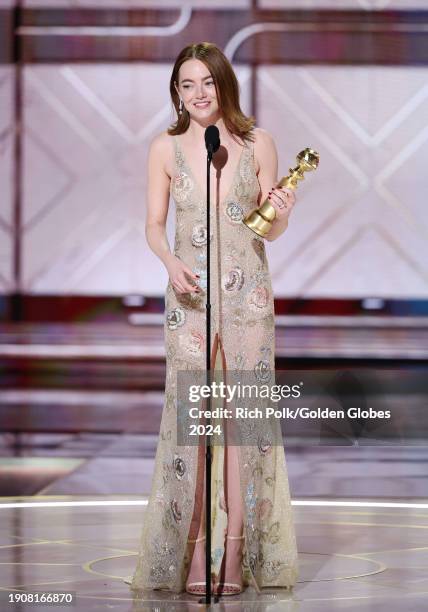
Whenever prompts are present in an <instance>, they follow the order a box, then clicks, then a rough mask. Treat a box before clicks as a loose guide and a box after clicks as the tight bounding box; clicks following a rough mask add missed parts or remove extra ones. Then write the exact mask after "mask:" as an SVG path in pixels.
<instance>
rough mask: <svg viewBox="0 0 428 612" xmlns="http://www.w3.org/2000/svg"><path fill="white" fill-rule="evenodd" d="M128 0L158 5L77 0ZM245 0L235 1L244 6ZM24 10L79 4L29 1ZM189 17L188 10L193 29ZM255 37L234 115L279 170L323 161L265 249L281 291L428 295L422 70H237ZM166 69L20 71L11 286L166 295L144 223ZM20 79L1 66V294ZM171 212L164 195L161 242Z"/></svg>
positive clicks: (233, 42)
mask: <svg viewBox="0 0 428 612" xmlns="http://www.w3.org/2000/svg"><path fill="white" fill-rule="evenodd" d="M7 4H8V3H5V2H3V3H2V6H6V5H7ZM9 4H10V3H9ZM125 4H126V5H127V6H129V7H154V2H137V1H135V2H129V3H123V2H107V1H105V2H100V3H97V2H84V1H81V2H79V6H82V7H89V6H97V7H103V6H106V7H117V6H119V5H120V6H121V7H122V8H123V7H124V5H125ZM185 4H189V5H190V3H185ZM191 4H192V5H193V6H194V7H198V6H199V7H201V6H203V7H207V8H208V7H209V8H211V9H212V8H214V9H216V8H218V9H219V11H220V9H221V14H222V15H224V14H225V12H226V13H227V11H225V9H227V8H228V7H230V5H231V3H230V2H215V1H211V2H207V1H205V2H192V3H191ZM250 4H251V3H250V2H244V1H240V2H234V3H233V5H234V8H235V9H236V8H239V7H242V8H243V10H245V7H248V6H250ZM25 6H27V7H36V6H37V7H43V6H45V7H46V6H49V7H52V6H57V7H72V6H74V7H75V6H76V3H74V2H58V1H56V2H53V1H52V0H50V1H49V2H45V3H44V2H41V1H39V0H38V1H31V2H27V3H25ZM174 6H176V7H177V6H183V2H180V4H179V3H178V2H173V1H168V2H157V3H156V9H157V10H159V9H165V10H166V7H174ZM258 6H259V7H263V8H266V9H270V8H281V9H284V8H293V7H300V8H301V9H302V8H304V9H306V8H307V9H308V10H309V9H311V8H313V7H316V8H318V9H320V8H323V7H325V8H332V9H338V8H340V9H343V8H348V9H349V8H352V9H361V8H363V9H371V8H375V9H385V8H391V9H392V8H394V9H401V8H406V9H407V10H410V9H418V8H419V9H421V8H426V7H427V2H425V1H422V0H419V1H417V0H407V1H406V2H404V1H398V0H395V1H391V2H387V1H384V0H379V1H372V2H371V1H370V0H359V1H357V0H354V1H353V2H352V1H351V0H347V1H339V0H337V1H336V2H334V1H333V0H331V1H330V2H316V1H309V0H306V1H305V2H303V1H302V2H291V1H286V0H281V1H280V0H278V1H273V0H270V1H268V0H263V1H260V2H259V3H258ZM189 11H190V12H189ZM191 11H192V9H188V12H187V13H186V14H184V16H185V18H186V19H187V20H189V19H190V16H189V15H190V13H191ZM177 14H178V13H177V11H175V12H174V13H172V14H171V21H173V20H174V19H177ZM183 27H186V26H185V24H184V25H183ZM251 36H252V34H251V31H247V32H244V31H242V32H240V31H238V30H237V31H236V32H235V34H234V35H233V36H231V37H230V39H229V41H228V42H227V44H226V45H224V49H225V50H226V52H227V54H228V55H229V57H230V59H231V60H232V62H233V64H234V67H235V70H236V72H237V74H238V77H239V82H240V86H241V97H242V107H243V109H244V111H245V112H247V113H251V112H252V110H254V109H256V116H257V122H258V125H259V126H261V127H263V128H266V129H267V130H269V131H270V132H271V133H272V134H273V135H274V138H275V141H276V145H277V149H278V154H279V176H281V175H282V174H285V173H287V172H288V168H289V167H290V166H292V165H295V156H296V154H297V153H298V152H299V151H300V150H301V149H303V148H304V147H306V146H311V147H313V148H315V149H316V150H317V151H319V153H320V158H321V161H320V166H319V169H318V170H317V172H315V173H313V174H308V175H306V176H307V178H306V179H305V181H304V184H302V185H301V186H300V187H299V190H298V193H297V204H296V207H295V209H294V212H293V214H292V217H291V219H290V224H289V229H288V230H287V231H286V233H285V234H284V235H283V236H282V237H281V238H280V239H278V240H277V241H275V242H274V243H267V245H268V246H267V248H268V255H269V262H270V269H271V272H272V276H273V283H274V290H275V294H276V296H277V297H295V296H301V297H306V298H310V297H340V298H354V297H357V298H364V297H370V296H379V297H385V298H388V297H389V298H427V297H428V258H427V257H426V252H427V248H426V244H427V237H428V212H427V207H426V193H427V187H428V184H427V170H426V159H427V157H428V142H427V141H428V67H427V66H425V65H417V66H411V65H403V66H400V65H390V66H386V65H343V66H341V65H337V64H336V65H335V64H332V65H330V64H329V63H328V62H326V63H324V64H321V65H319V64H318V65H314V64H309V63H308V64H307V65H305V64H304V63H301V62H300V63H299V64H296V65H293V64H291V63H284V64H278V63H275V64H270V63H268V62H266V61H263V62H260V63H259V64H257V65H253V66H249V65H246V64H244V63H238V62H237V61H236V60H235V51H236V49H237V48H238V46H237V40H240V41H241V42H240V43H239V44H241V43H242V40H244V39H248V38H251ZM192 40H193V39H192ZM192 40H189V41H188V42H192ZM64 44H66V41H65V42H64ZM152 44H153V46H154V47H155V46H156V44H157V41H156V37H152ZM266 44H268V43H266ZM265 55H266V47H265V52H264V56H265ZM170 71H171V63H169V62H168V63H166V62H159V61H156V62H145V61H140V62H132V63H89V64H87V63H83V62H81V63H78V62H73V63H69V64H67V63H56V64H53V63H52V64H49V63H44V64H37V63H32V64H27V65H26V64H24V65H23V68H22V108H21V113H22V121H23V129H22V175H21V183H20V189H21V201H22V219H21V223H22V226H21V232H20V242H19V244H20V252H21V273H20V280H19V289H20V290H21V291H23V292H24V293H32V294H99V295H121V294H126V293H142V294H145V295H162V294H163V293H164V290H165V286H166V282H167V275H166V272H165V270H164V269H163V266H162V264H161V263H160V261H159V260H158V259H157V258H156V257H155V256H154V255H153V254H152V253H151V251H150V250H149V248H148V246H147V244H146V241H145V237H144V223H145V212H146V165H147V152H148V145H149V143H150V141H151V139H152V138H153V136H154V135H156V134H157V133H159V132H160V131H162V130H164V129H166V128H167V127H168V125H169V124H170V122H171V121H172V120H173V118H174V114H173V112H172V105H171V102H170V99H169V94H168V84H169V76H170ZM15 79H16V71H15V69H14V67H13V65H10V64H9V65H8V64H3V65H1V66H0V184H1V192H0V198H1V200H0V289H1V291H2V292H3V293H10V292H12V291H13V290H14V289H16V288H17V287H16V283H15V280H14V275H13V257H14V251H13V229H12V225H13V223H12V221H13V216H14V206H15V190H16V184H15V183H14V177H15V174H14V148H13V142H14V135H13V133H14V113H15V112H16V108H15V106H14V105H15V102H14V84H15ZM173 207H174V204H173V202H171V204H170V214H169V220H168V232H169V239H170V244H171V246H172V245H173V220H174V208H173Z"/></svg>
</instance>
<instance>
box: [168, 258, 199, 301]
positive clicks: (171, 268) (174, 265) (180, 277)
mask: <svg viewBox="0 0 428 612" xmlns="http://www.w3.org/2000/svg"><path fill="white" fill-rule="evenodd" d="M166 269H167V270H168V274H169V280H170V283H171V285H172V286H173V287H174V289H175V290H176V291H177V293H191V292H193V293H200V291H201V290H200V288H199V287H198V285H191V284H190V283H189V281H188V280H187V278H186V275H187V276H189V277H190V278H193V279H195V280H198V279H199V275H198V274H194V273H193V272H192V270H191V269H190V268H189V267H188V266H186V264H184V263H183V262H182V261H181V259H178V257H176V256H175V255H174V256H173V257H172V258H171V261H170V262H168V264H167V266H166Z"/></svg>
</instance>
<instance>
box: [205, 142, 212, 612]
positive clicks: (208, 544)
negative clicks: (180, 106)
mask: <svg viewBox="0 0 428 612" xmlns="http://www.w3.org/2000/svg"><path fill="white" fill-rule="evenodd" d="M212 156H213V151H212V147H209V148H208V154H207V301H206V305H205V306H206V343H205V344H206V384H207V385H209V388H211V257H210V251H211V239H210V236H211V231H210V230H211V227H210V199H211V189H210V174H211V172H210V169H211V160H212ZM207 410H208V411H210V410H211V393H209V394H208V397H207ZM205 423H206V430H205V432H206V431H207V430H208V428H209V425H210V423H211V419H210V418H207V417H206V420H205ZM211 457H212V455H211V439H210V436H208V435H206V433H205V532H206V540H205V603H206V604H207V605H210V604H211Z"/></svg>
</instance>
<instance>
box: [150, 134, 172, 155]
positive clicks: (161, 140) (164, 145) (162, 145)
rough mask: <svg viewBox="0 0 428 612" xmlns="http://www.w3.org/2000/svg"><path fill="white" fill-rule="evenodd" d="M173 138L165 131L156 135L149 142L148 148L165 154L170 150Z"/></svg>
mask: <svg viewBox="0 0 428 612" xmlns="http://www.w3.org/2000/svg"><path fill="white" fill-rule="evenodd" d="M173 139H174V136H171V135H170V134H168V131H167V130H164V131H163V132H160V133H159V134H156V136H154V137H153V138H152V140H151V141H150V147H153V148H154V149H157V150H158V151H163V152H164V153H166V152H167V151H168V149H170V148H171V146H172V143H173Z"/></svg>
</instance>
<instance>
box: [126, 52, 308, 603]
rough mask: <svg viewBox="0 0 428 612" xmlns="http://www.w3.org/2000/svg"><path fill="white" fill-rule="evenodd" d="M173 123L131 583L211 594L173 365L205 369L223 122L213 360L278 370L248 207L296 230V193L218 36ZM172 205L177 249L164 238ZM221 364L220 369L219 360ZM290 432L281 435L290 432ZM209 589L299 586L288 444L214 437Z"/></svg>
mask: <svg viewBox="0 0 428 612" xmlns="http://www.w3.org/2000/svg"><path fill="white" fill-rule="evenodd" d="M170 93H171V97H172V101H173V104H174V106H175V109H176V111H177V121H176V123H175V124H174V125H173V126H171V127H170V128H169V129H168V130H167V132H164V133H162V134H159V135H158V136H157V137H155V138H154V140H153V141H152V144H151V147H150V152H149V169H148V178H149V180H148V200H147V201H148V215H147V224H146V236H147V241H148V243H149V246H150V248H151V249H152V250H153V252H154V253H155V254H156V255H157V256H158V257H159V258H160V259H161V261H162V262H163V263H164V265H165V267H166V269H167V271H168V274H169V283H168V286H167V291H166V318H165V326H164V332H165V339H166V357H167V375H166V388H165V404H164V410H163V414H162V422H161V429H160V436H159V444H158V448H157V452H156V459H155V470H154V476H153V481H152V491H151V495H150V499H149V504H148V508H147V510H146V513H145V518H144V527H143V531H142V535H141V545H140V555H139V559H138V564H137V568H136V570H135V573H134V576H133V578H132V588H135V589H165V590H170V591H173V592H181V591H183V590H187V591H188V592H189V593H194V594H197V595H201V594H203V593H205V537H204V533H205V524H204V518H205V508H204V498H205V496H204V473H205V467H204V456H205V449H204V445H203V444H201V445H200V446H199V447H198V446H178V445H177V444H176V440H177V438H176V432H177V426H176V421H177V388H176V377H177V372H179V371H186V370H204V369H205V351H206V349H205V320H206V319H205V317H206V309H205V297H206V295H205V291H206V286H207V282H206V256H207V247H208V240H207V231H206V192H205V190H204V188H203V185H204V184H206V181H205V177H206V149H205V142H204V133H205V129H206V127H207V126H209V125H211V124H215V125H216V126H217V127H218V129H219V132H220V141H221V147H220V148H219V150H218V151H217V152H216V153H215V154H214V156H213V163H212V166H211V221H210V225H211V237H210V238H211V240H210V245H211V246H210V248H211V251H210V253H211V304H212V310H211V325H212V327H211V329H212V337H213V339H214V340H213V346H212V353H211V364H212V367H213V368H214V367H215V369H216V370H222V371H223V372H226V370H231V369H233V370H238V371H240V370H242V371H252V372H254V375H255V377H256V379H257V380H258V381H259V382H261V381H263V380H265V381H267V380H272V378H273V375H274V310H273V294H272V287H271V281H270V276H269V271H268V264H267V260H266V256H265V248H264V242H263V239H262V238H260V237H258V236H257V235H256V234H254V233H253V232H252V231H251V230H250V229H248V228H247V227H246V226H245V225H244V224H243V223H242V220H243V218H244V217H245V215H246V214H247V213H248V212H249V211H250V210H253V209H254V208H255V207H256V206H257V205H259V204H260V203H261V202H263V201H264V200H265V198H266V197H269V198H270V200H271V202H272V204H273V206H274V207H275V208H276V213H277V218H276V219H275V220H274V222H273V226H272V229H271V230H270V232H269V234H268V236H267V239H268V240H274V239H276V238H278V237H279V236H280V235H281V234H282V233H283V232H284V231H285V229H286V227H287V223H288V216H289V214H290V211H291V209H292V207H293V205H294V202H295V196H294V192H293V191H291V190H289V189H276V188H275V187H274V185H275V184H276V182H277V164H278V161H277V152H276V148H275V144H274V142H273V140H272V137H271V136H270V135H269V134H268V133H267V132H266V131H264V130H262V129H260V128H254V119H253V118H249V117H246V116H245V115H244V114H243V113H242V111H241V109H240V105H239V87H238V82H237V79H236V76H235V74H234V72H233V69H232V67H231V65H230V63H229V61H228V60H227V59H226V57H225V56H224V55H223V53H222V52H221V51H220V49H218V48H217V47H216V46H215V45H214V44H211V43H199V44H193V45H189V46H187V47H186V48H184V49H183V50H182V51H181V53H180V54H179V56H178V58H177V60H176V62H175V65H174V68H173V71H172V75H171V81H170ZM170 195H171V196H172V197H173V199H174V200H175V204H176V234H175V244H174V252H173V253H171V251H170V248H169V244H168V240H167V238H166V232H165V223H166V217H167V212H168V203H169V197H170ZM214 364H215V365H214ZM281 440H282V438H281ZM213 449H214V451H213V452H214V457H213V466H212V483H213V490H212V521H213V524H212V589H213V592H214V593H218V594H223V595H229V594H236V593H239V592H241V590H242V588H243V586H244V585H248V584H250V583H252V584H253V586H254V587H255V588H256V590H257V591H258V592H259V591H260V589H261V588H262V587H264V586H279V587H286V588H290V587H292V586H293V584H294V583H295V581H296V579H297V573H298V569H297V551H296V541H295V534H294V525H293V519H292V511H291V505H290V497H289V488H288V478H287V472H286V465H285V457H284V451H283V447H282V446H276V447H275V446H269V445H268V446H267V447H266V445H265V446H263V447H260V448H259V447H257V446H254V445H252V446H239V447H238V446H227V445H225V446H214V447H213Z"/></svg>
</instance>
